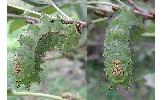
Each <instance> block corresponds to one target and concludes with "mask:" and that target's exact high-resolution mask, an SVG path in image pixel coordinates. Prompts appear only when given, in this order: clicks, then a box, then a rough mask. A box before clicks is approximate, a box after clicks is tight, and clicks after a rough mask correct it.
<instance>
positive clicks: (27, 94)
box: [11, 90, 67, 100]
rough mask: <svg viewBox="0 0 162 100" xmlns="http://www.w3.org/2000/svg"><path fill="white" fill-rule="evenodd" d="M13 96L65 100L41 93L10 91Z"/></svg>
mask: <svg viewBox="0 0 162 100" xmlns="http://www.w3.org/2000/svg"><path fill="white" fill-rule="evenodd" d="M11 95H13V96H36V97H45V98H49V99H53V100H67V99H64V98H62V97H60V96H55V95H50V94H43V93H32V92H16V91H15V90H12V94H11Z"/></svg>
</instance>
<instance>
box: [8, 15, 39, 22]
mask: <svg viewBox="0 0 162 100" xmlns="http://www.w3.org/2000/svg"><path fill="white" fill-rule="evenodd" d="M7 18H12V19H25V20H26V19H29V20H36V21H39V19H38V18H34V17H31V16H27V15H15V14H7Z"/></svg>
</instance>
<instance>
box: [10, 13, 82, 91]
mask: <svg viewBox="0 0 162 100" xmlns="http://www.w3.org/2000/svg"><path fill="white" fill-rule="evenodd" d="M79 38H80V33H79V32H78V31H77V27H76V25H75V24H66V23H63V22H62V21H61V19H59V18H57V19H55V20H54V21H53V22H50V18H49V17H48V16H47V15H42V17H41V19H40V23H38V24H30V25H29V26H28V28H27V31H26V32H24V33H23V34H21V35H20V38H19V44H20V48H19V49H18V51H17V52H16V53H15V55H16V57H15V59H14V68H13V74H14V79H15V82H16V84H17V87H20V85H25V87H27V88H28V87H30V86H31V84H32V83H37V82H38V83H39V82H40V81H41V80H42V77H41V73H42V71H43V68H42V67H41V64H43V62H44V61H43V60H42V59H41V58H42V57H44V52H46V51H48V50H50V49H57V50H59V51H60V52H62V53H68V52H70V51H71V50H72V49H73V48H74V47H75V45H76V44H77V43H78V41H79Z"/></svg>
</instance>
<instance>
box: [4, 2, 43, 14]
mask: <svg viewBox="0 0 162 100" xmlns="http://www.w3.org/2000/svg"><path fill="white" fill-rule="evenodd" d="M7 6H10V7H14V8H17V9H21V10H23V11H26V12H29V13H32V14H36V15H38V16H41V13H39V12H36V11H32V10H29V9H25V8H23V7H19V6H15V5H12V4H7Z"/></svg>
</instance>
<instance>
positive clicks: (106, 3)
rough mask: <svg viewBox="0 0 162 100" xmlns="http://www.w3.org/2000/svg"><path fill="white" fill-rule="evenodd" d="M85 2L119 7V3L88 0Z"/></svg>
mask: <svg viewBox="0 0 162 100" xmlns="http://www.w3.org/2000/svg"><path fill="white" fill-rule="evenodd" d="M87 4H89V5H91V4H103V5H108V6H114V7H119V5H116V4H113V3H108V2H104V1H89V2H87Z"/></svg>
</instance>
